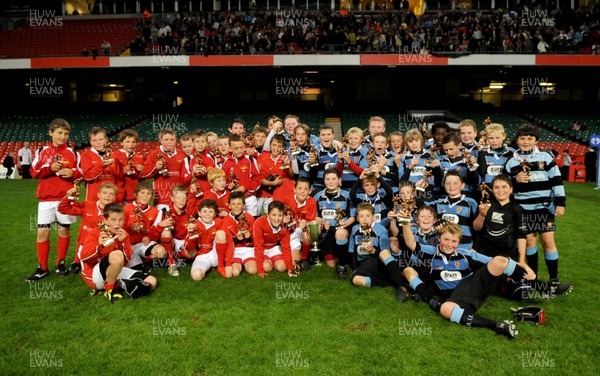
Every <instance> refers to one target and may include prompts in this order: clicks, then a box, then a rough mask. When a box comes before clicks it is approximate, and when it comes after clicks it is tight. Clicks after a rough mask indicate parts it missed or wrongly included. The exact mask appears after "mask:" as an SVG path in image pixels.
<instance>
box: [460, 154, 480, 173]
mask: <svg viewBox="0 0 600 376" xmlns="http://www.w3.org/2000/svg"><path fill="white" fill-rule="evenodd" d="M462 153H463V158H464V159H465V162H467V165H468V166H469V171H475V170H477V168H478V167H479V163H477V162H472V161H471V153H470V152H469V151H468V150H467V149H463V152H462Z"/></svg>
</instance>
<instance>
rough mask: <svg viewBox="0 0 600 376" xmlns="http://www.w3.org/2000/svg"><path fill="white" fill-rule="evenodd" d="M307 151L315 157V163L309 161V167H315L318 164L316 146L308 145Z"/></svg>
mask: <svg viewBox="0 0 600 376" xmlns="http://www.w3.org/2000/svg"><path fill="white" fill-rule="evenodd" d="M308 153H309V155H312V156H314V158H315V163H311V164H310V167H317V166H318V165H319V156H318V155H317V148H316V147H315V146H314V145H310V146H309V147H308Z"/></svg>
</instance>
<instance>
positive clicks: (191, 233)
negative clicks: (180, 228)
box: [185, 215, 200, 239]
mask: <svg viewBox="0 0 600 376" xmlns="http://www.w3.org/2000/svg"><path fill="white" fill-rule="evenodd" d="M195 224H196V218H194V217H193V216H191V215H190V216H189V217H188V220H187V222H186V224H185V227H186V228H187V227H188V226H189V225H195ZM198 237H200V234H198V229H197V228H196V226H194V228H193V229H192V230H191V231H189V230H188V238H189V239H198Z"/></svg>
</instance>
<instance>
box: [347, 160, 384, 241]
mask: <svg viewBox="0 0 600 376" xmlns="http://www.w3.org/2000/svg"><path fill="white" fill-rule="evenodd" d="M369 171H370V169H365V170H363V172H362V173H361V174H360V177H359V179H360V180H357V181H356V183H354V185H353V186H352V189H351V190H350V199H351V200H352V204H353V205H354V206H355V207H358V205H359V204H360V203H361V202H367V203H369V204H371V206H373V210H374V216H375V217H374V221H375V223H379V224H380V225H382V226H383V227H385V228H386V229H389V228H390V220H389V219H388V216H387V214H388V212H389V211H390V210H391V209H392V206H393V204H392V198H393V192H392V188H391V187H390V186H389V184H388V183H387V182H386V181H385V180H384V179H383V177H382V176H381V175H379V173H377V172H373V173H372V174H371V173H370V172H369Z"/></svg>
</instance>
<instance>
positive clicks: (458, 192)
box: [425, 170, 479, 249]
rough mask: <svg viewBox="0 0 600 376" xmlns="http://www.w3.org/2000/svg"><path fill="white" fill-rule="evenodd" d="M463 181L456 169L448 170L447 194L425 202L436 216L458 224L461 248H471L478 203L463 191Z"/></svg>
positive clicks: (445, 186) (446, 180)
mask: <svg viewBox="0 0 600 376" xmlns="http://www.w3.org/2000/svg"><path fill="white" fill-rule="evenodd" d="M464 185H465V183H464V181H463V178H462V176H460V174H459V173H458V171H455V170H452V171H448V173H447V174H446V179H445V184H444V188H445V189H446V193H448V196H446V197H442V198H439V199H437V200H435V201H431V202H425V205H429V206H432V207H433V208H434V209H435V211H436V213H437V214H438V218H440V219H442V220H444V221H446V222H450V223H454V224H456V225H458V226H459V227H460V229H461V231H462V238H461V243H460V246H461V248H466V249H471V248H472V247H473V228H472V226H473V221H474V220H475V218H477V216H478V215H479V205H478V204H477V202H476V201H475V200H473V199H472V198H469V197H466V196H465V195H464V194H463V193H462V190H463V187H464Z"/></svg>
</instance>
